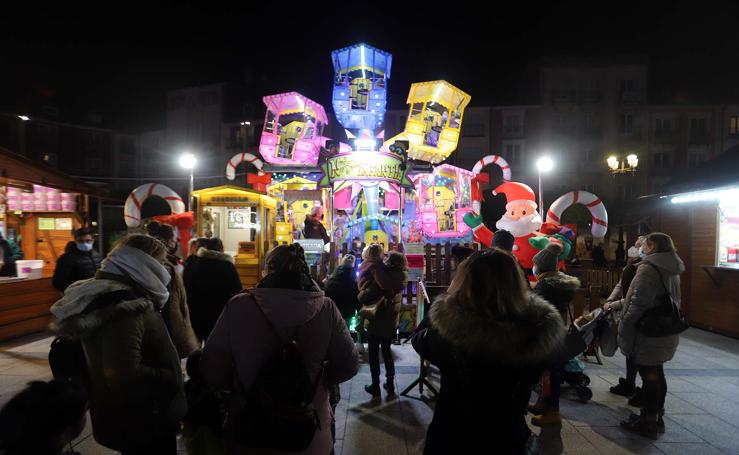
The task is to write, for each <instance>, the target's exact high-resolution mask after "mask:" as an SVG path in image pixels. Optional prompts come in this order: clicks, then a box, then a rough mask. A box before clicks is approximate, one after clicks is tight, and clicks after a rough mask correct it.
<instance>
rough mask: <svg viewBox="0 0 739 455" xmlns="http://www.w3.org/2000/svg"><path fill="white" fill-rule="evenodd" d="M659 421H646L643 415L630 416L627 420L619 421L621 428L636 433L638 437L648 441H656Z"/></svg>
mask: <svg viewBox="0 0 739 455" xmlns="http://www.w3.org/2000/svg"><path fill="white" fill-rule="evenodd" d="M659 419H661V417H658V418H657V420H652V419H648V418H647V417H645V416H644V415H636V414H631V415H630V416H629V418H628V420H623V421H621V428H623V429H624V430H627V431H631V432H632V433H636V434H638V435H640V436H644V437H645V438H650V439H654V440H656V439H658V438H659V435H660V431H659V423H658V422H659Z"/></svg>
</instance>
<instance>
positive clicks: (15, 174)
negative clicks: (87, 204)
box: [0, 147, 109, 198]
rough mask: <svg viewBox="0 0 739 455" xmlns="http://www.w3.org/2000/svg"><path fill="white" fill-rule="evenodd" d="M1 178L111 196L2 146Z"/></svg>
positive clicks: (94, 194) (71, 191) (106, 196)
mask: <svg viewBox="0 0 739 455" xmlns="http://www.w3.org/2000/svg"><path fill="white" fill-rule="evenodd" d="M0 178H2V179H4V180H7V181H9V182H13V181H15V182H19V183H26V184H31V185H43V186H48V187H51V188H57V189H59V190H62V191H66V192H70V193H83V194H87V195H90V196H96V197H105V198H108V197H109V195H107V194H106V193H105V192H104V191H102V190H101V189H100V188H97V187H95V186H94V185H91V184H89V183H86V182H83V181H82V180H79V179H76V178H74V177H72V176H69V175H67V174H65V173H63V172H61V171H59V170H57V169H55V168H53V167H51V166H47V165H45V164H43V163H39V162H38V161H34V160H31V159H29V158H26V157H25V156H23V155H19V154H17V153H14V152H11V151H10V150H8V149H5V148H2V147H0Z"/></svg>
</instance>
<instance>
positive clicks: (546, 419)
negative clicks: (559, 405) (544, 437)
mask: <svg viewBox="0 0 739 455" xmlns="http://www.w3.org/2000/svg"><path fill="white" fill-rule="evenodd" d="M531 425H535V426H537V427H551V426H555V425H562V416H561V415H560V414H559V409H554V408H551V409H548V410H547V411H546V412H544V414H542V415H535V416H533V417H532V418H531Z"/></svg>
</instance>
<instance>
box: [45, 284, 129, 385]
mask: <svg viewBox="0 0 739 455" xmlns="http://www.w3.org/2000/svg"><path fill="white" fill-rule="evenodd" d="M136 297H137V296H136V294H134V293H133V292H131V291H128V290H120V291H113V292H108V293H106V294H101V295H99V296H98V297H96V298H95V300H93V301H92V303H90V305H88V306H87V308H85V310H84V311H83V313H88V312H91V311H95V310H97V309H99V308H100V307H103V306H107V305H110V304H111V303H114V302H120V301H121V300H131V299H135V298H136ZM49 367H50V368H51V374H52V375H53V376H54V379H59V380H67V381H76V382H78V383H79V384H82V385H83V386H84V387H85V388H87V389H88V390H89V385H90V378H89V375H88V372H87V359H86V358H85V351H84V350H83V349H82V342H81V340H79V339H77V338H75V339H72V338H66V337H62V336H58V337H56V338H54V341H52V342H51V347H50V349H49Z"/></svg>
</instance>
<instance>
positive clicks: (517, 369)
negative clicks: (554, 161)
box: [413, 248, 565, 455]
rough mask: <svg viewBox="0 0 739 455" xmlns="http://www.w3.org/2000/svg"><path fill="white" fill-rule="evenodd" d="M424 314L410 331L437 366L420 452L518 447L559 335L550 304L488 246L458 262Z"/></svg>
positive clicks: (556, 317)
mask: <svg viewBox="0 0 739 455" xmlns="http://www.w3.org/2000/svg"><path fill="white" fill-rule="evenodd" d="M429 313H430V314H429V323H430V326H429V327H428V328H426V329H424V330H422V331H420V332H419V333H417V334H416V335H414V337H413V347H414V348H415V349H416V351H417V352H418V353H419V354H420V355H421V357H423V358H425V359H426V360H428V361H430V362H431V363H433V364H434V365H436V366H437V367H439V369H440V371H441V390H440V391H439V395H438V401H437V403H436V408H435V410H434V417H433V419H432V421H431V424H430V425H429V428H428V432H427V434H426V448H425V450H424V454H426V455H429V454H447V453H482V452H486V453H487V452H490V453H511V454H518V453H523V450H524V448H525V447H526V446H527V442H528V440H529V438H530V436H531V431H530V430H529V428H528V426H527V425H526V421H525V418H524V417H525V415H526V408H527V404H528V400H529V395H530V394H531V389H532V387H533V385H534V384H535V383H536V381H537V380H538V378H539V375H540V374H541V372H542V371H543V369H544V368H545V367H546V366H547V365H550V364H551V363H552V362H553V360H554V359H555V358H556V357H557V356H558V352H559V350H560V348H561V345H562V342H563V340H564V335H565V331H564V326H563V323H562V318H561V317H560V315H559V313H558V312H557V310H556V309H555V308H554V307H553V306H552V305H550V304H549V303H547V302H546V301H545V300H543V299H542V298H540V297H538V296H536V295H534V294H532V293H531V292H530V291H529V289H528V286H527V283H526V280H525V279H524V276H523V272H522V271H521V268H520V267H519V266H518V264H517V262H516V259H515V258H514V257H513V256H512V255H511V254H510V253H508V252H505V251H503V250H500V249H497V248H494V249H490V250H485V251H482V252H476V253H474V254H472V256H470V257H469V258H467V259H466V260H465V261H464V262H462V264H460V266H459V268H458V269H457V273H456V274H455V275H454V279H453V280H452V283H451V285H450V286H449V290H448V291H447V293H446V294H444V295H441V296H440V297H439V298H438V299H436V301H435V302H434V303H433V305H432V307H431V310H430V312H429ZM484 447H489V448H490V449H489V450H484Z"/></svg>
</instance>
